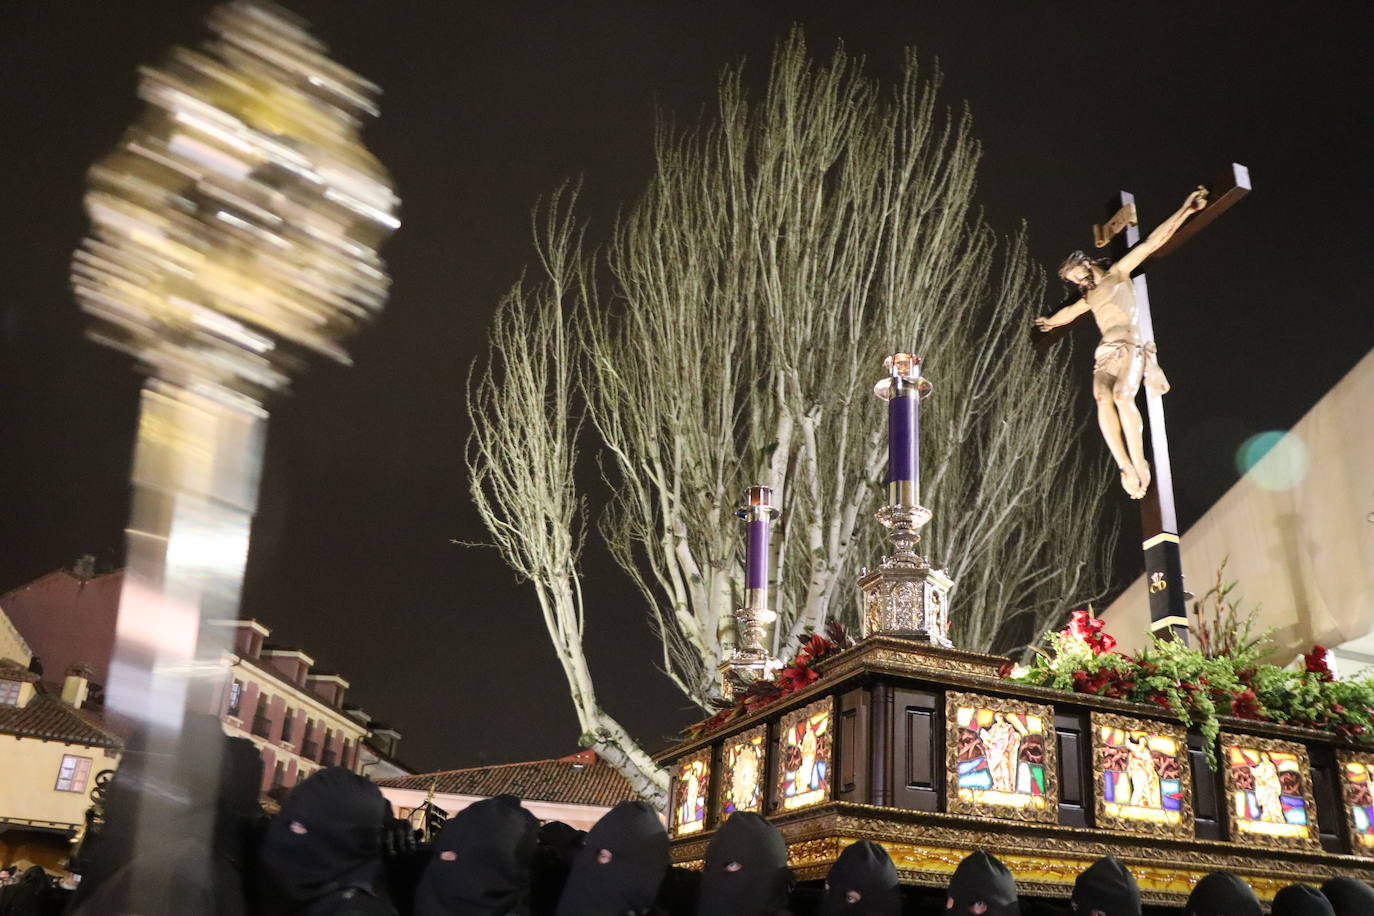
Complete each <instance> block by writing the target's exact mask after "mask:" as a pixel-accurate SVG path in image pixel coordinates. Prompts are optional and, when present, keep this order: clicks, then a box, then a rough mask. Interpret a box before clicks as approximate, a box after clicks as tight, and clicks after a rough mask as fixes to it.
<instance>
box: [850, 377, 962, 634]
mask: <svg viewBox="0 0 1374 916" xmlns="http://www.w3.org/2000/svg"><path fill="white" fill-rule="evenodd" d="M883 367H884V368H885V369H886V370H887V375H886V377H884V378H883V379H881V380H879V382H878V383H877V384H876V385H874V386H873V394H874V395H875V396H877V397H878V398H880V399H882V400H884V401H886V402H887V407H888V409H887V417H888V449H887V465H888V467H887V500H888V502H887V505H885V506H883V507H882V509H880V510H878V513H877V519H878V521H879V522H881V523H882V525H883V527H885V528H887V529H888V532H889V536H890V537H891V538H892V546H893V552H892V555H891V556H885V557H883V559H882V563H880V564H879V566H878V568H877V569H874V570H871V571H867V572H865V573H864V574H863V575H862V576H860V577H859V582H858V585H859V592H860V594H861V596H862V602H863V608H862V611H863V613H862V622H863V627H862V631H863V635H864V636H871V635H873V634H875V633H884V634H889V635H895V636H907V637H910V638H912V639H918V640H921V641H924V642H929V643H931V644H933V645H937V646H945V647H949V646H951V643H950V641H949V635H948V630H949V615H948V609H947V600H946V599H947V596H948V594H949V590H950V589H951V588H953V587H954V582H953V580H952V579H950V578H949V576H948V575H946V574H945V572H944V570H940V569H934V568H932V567H931V565H930V564H929V563H928V562H926V560H925V558H924V557H922V556H920V555H919V554H918V553H916V544H917V543H918V542H919V541H920V540H921V533H920V531H921V527H922V526H923V525H925V524H926V523H927V522H929V521H930V519H931V514H932V513H931V511H930V510H929V509H927V508H925V507H924V506H922V505H921V502H920V496H921V477H920V419H921V401H922V400H924V399H925V398H926V397H928V396H929V395H930V391H931V385H930V382H928V381H926V380H925V379H924V378H922V377H921V360H920V358H919V357H916V356H913V355H911V354H910V353H894V354H893V355H892V356H889V357H888V358H887V359H886V360H884V361H883Z"/></svg>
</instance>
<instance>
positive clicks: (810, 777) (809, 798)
mask: <svg viewBox="0 0 1374 916" xmlns="http://www.w3.org/2000/svg"><path fill="white" fill-rule="evenodd" d="M831 720H832V712H831V702H830V700H829V699H825V700H819V701H817V702H815V703H811V704H809V705H807V706H803V707H802V708H801V709H796V710H793V711H792V712H789V713H788V714H787V715H785V716H783V717H782V722H781V723H780V725H779V729H778V799H779V801H780V803H781V805H782V808H783V810H785V811H791V810H793V809H795V808H805V807H807V806H808V805H817V804H820V803H821V802H823V801H827V800H828V799H829V798H830V765H831V747H832V744H831V740H830V738H831V733H830V724H831Z"/></svg>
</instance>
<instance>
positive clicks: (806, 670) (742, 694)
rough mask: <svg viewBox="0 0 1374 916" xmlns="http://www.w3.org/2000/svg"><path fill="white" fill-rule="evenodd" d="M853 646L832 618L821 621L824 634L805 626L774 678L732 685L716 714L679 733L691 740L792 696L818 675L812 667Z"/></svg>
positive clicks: (720, 701)
mask: <svg viewBox="0 0 1374 916" xmlns="http://www.w3.org/2000/svg"><path fill="white" fill-rule="evenodd" d="M853 645H854V640H853V639H852V638H851V637H850V635H849V634H848V633H847V632H846V631H845V628H844V626H843V625H842V624H841V623H840V622H839V621H838V620H834V619H830V620H827V621H826V622H825V632H824V633H823V634H822V633H816V632H814V631H813V630H812V628H811V627H807V628H806V631H805V632H804V633H803V634H802V636H801V639H800V645H799V647H798V649H797V654H796V655H794V656H793V657H792V660H791V661H789V662H787V663H786V664H784V665H783V666H782V669H781V670H780V671H778V675H777V677H775V678H772V679H764V678H759V679H758V680H753V681H749V682H748V683H747V684H746V683H736V684H735V685H734V687H735V689H734V691H733V694H734V697H733V699H724V698H718V699H716V700H713V703H714V704H715V705H716V706H717V707H719V708H720V712H718V713H716V714H715V715H713V716H711V717H710V718H709V719H703V720H702V721H700V722H697V723H695V724H693V725H689V726H687V728H685V729H683V734H685V735H686V736H687V737H689V738H695V737H697V736H698V735H703V734H705V733H706V732H709V731H714V730H715V729H717V728H719V727H721V726H722V725H724V724H725V723H727V722H729V721H730V720H732V719H738V718H740V717H741V716H745V715H748V714H749V713H752V712H756V711H757V710H760V709H762V708H763V707H765V706H767V705H769V704H770V703H775V702H777V701H778V700H780V699H782V698H783V697H785V696H787V695H788V694H790V693H796V692H797V691H798V690H801V689H802V688H803V687H806V686H808V685H810V684H811V682H812V681H815V680H816V679H817V678H819V677H820V676H821V673H820V672H819V671H817V670H816V669H815V667H814V666H815V664H816V663H817V662H819V661H821V659H825V658H829V657H830V656H832V655H835V654H836V653H838V652H843V651H844V650H845V649H848V648H849V647H851V646H853Z"/></svg>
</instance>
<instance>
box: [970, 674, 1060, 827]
mask: <svg viewBox="0 0 1374 916" xmlns="http://www.w3.org/2000/svg"><path fill="white" fill-rule="evenodd" d="M945 702H946V710H945V721H946V722H947V723H948V740H947V742H946V755H947V759H946V764H947V766H948V773H949V785H950V788H951V791H950V792H949V793H948V800H947V807H948V808H949V811H950V813H952V814H974V815H978V816H980V817H1003V818H1014V819H1017V820H1028V821H1050V822H1054V821H1057V820H1058V819H1059V783H1058V776H1057V772H1056V768H1055V741H1054V714H1053V712H1052V711H1051V710H1050V708H1049V707H1048V706H1040V705H1038V704H1035V703H1023V702H1021V701H1019V700H1009V699H1002V698H997V697H982V696H977V695H975V694H970V693H950V694H948V696H947V698H946V701H945Z"/></svg>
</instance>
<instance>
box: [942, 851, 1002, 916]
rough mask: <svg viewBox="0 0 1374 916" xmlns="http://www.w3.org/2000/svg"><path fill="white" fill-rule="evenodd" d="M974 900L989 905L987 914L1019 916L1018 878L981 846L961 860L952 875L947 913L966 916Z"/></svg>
mask: <svg viewBox="0 0 1374 916" xmlns="http://www.w3.org/2000/svg"><path fill="white" fill-rule="evenodd" d="M975 903H982V904H984V905H985V906H986V909H985V910H983V912H984V913H986V914H987V916H1017V914H1019V913H1020V912H1021V904H1020V902H1019V900H1018V898H1017V896H1016V879H1015V878H1013V877H1012V876H1011V872H1010V871H1008V870H1007V867H1006V866H1005V865H1003V864H1002V863H1001V862H1000V861H999V860H998V859H997V857H996V856H991V855H988V854H987V853H986V852H983V851H982V850H981V849H980V850H978V851H977V852H975V853H973V854H972V855H970V856H969V857H968V858H966V859H964V861H962V862H960V863H959V867H958V868H956V869H955V870H954V876H953V877H952V878H950V879H949V897H948V899H947V900H946V905H945V909H946V910H948V911H949V913H948V916H964V914H965V913H967V912H969V907H970V906H972V905H973V904H975Z"/></svg>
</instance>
